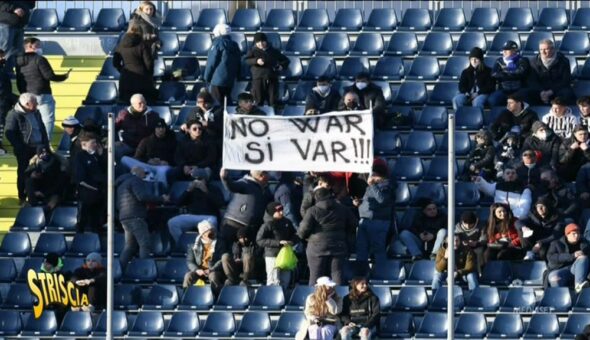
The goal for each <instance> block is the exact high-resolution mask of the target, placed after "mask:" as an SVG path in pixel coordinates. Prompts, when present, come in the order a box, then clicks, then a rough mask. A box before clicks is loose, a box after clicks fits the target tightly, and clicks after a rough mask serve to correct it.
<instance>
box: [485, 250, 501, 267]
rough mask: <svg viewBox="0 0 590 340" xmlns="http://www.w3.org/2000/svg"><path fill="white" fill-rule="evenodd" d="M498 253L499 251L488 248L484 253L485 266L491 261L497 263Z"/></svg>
mask: <svg viewBox="0 0 590 340" xmlns="http://www.w3.org/2000/svg"><path fill="white" fill-rule="evenodd" d="M498 252H499V249H496V248H490V247H488V248H486V250H485V251H484V253H483V259H484V264H486V263H489V262H490V261H496V260H497V259H498Z"/></svg>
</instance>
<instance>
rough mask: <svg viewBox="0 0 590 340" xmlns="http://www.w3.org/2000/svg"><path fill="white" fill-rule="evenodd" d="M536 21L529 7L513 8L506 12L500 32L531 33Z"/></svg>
mask: <svg viewBox="0 0 590 340" xmlns="http://www.w3.org/2000/svg"><path fill="white" fill-rule="evenodd" d="M534 23H535V20H534V19H533V12H531V9H530V8H528V7H518V8H517V7H511V8H508V10H507V11H506V15H505V16H504V20H503V21H502V25H501V26H500V31H530V30H531V29H532V28H533V24H534Z"/></svg>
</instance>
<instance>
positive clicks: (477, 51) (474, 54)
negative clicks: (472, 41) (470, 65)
mask: <svg viewBox="0 0 590 340" xmlns="http://www.w3.org/2000/svg"><path fill="white" fill-rule="evenodd" d="M469 58H477V59H479V60H483V50H482V49H481V48H479V47H474V48H472V49H471V51H470V52H469Z"/></svg>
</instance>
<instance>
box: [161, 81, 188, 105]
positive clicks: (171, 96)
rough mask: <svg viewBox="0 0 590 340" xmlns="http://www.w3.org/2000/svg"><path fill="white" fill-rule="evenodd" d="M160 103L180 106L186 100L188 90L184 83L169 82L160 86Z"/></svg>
mask: <svg viewBox="0 0 590 340" xmlns="http://www.w3.org/2000/svg"><path fill="white" fill-rule="evenodd" d="M158 93H159V94H158V101H159V102H160V103H163V104H168V105H180V104H182V103H184V101H185V100H186V88H185V87H184V84H183V83H180V82H176V81H167V82H163V83H162V84H160V88H159V89H158Z"/></svg>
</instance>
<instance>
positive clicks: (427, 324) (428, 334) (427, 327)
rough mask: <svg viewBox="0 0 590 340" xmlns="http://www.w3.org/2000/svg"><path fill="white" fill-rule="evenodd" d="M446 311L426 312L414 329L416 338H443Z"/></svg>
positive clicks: (445, 331)
mask: <svg viewBox="0 0 590 340" xmlns="http://www.w3.org/2000/svg"><path fill="white" fill-rule="evenodd" d="M447 331H448V323H447V313H437V312H428V313H426V314H424V318H423V319H422V323H420V326H418V329H417V330H416V335H415V336H416V338H445V337H446V336H447Z"/></svg>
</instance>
